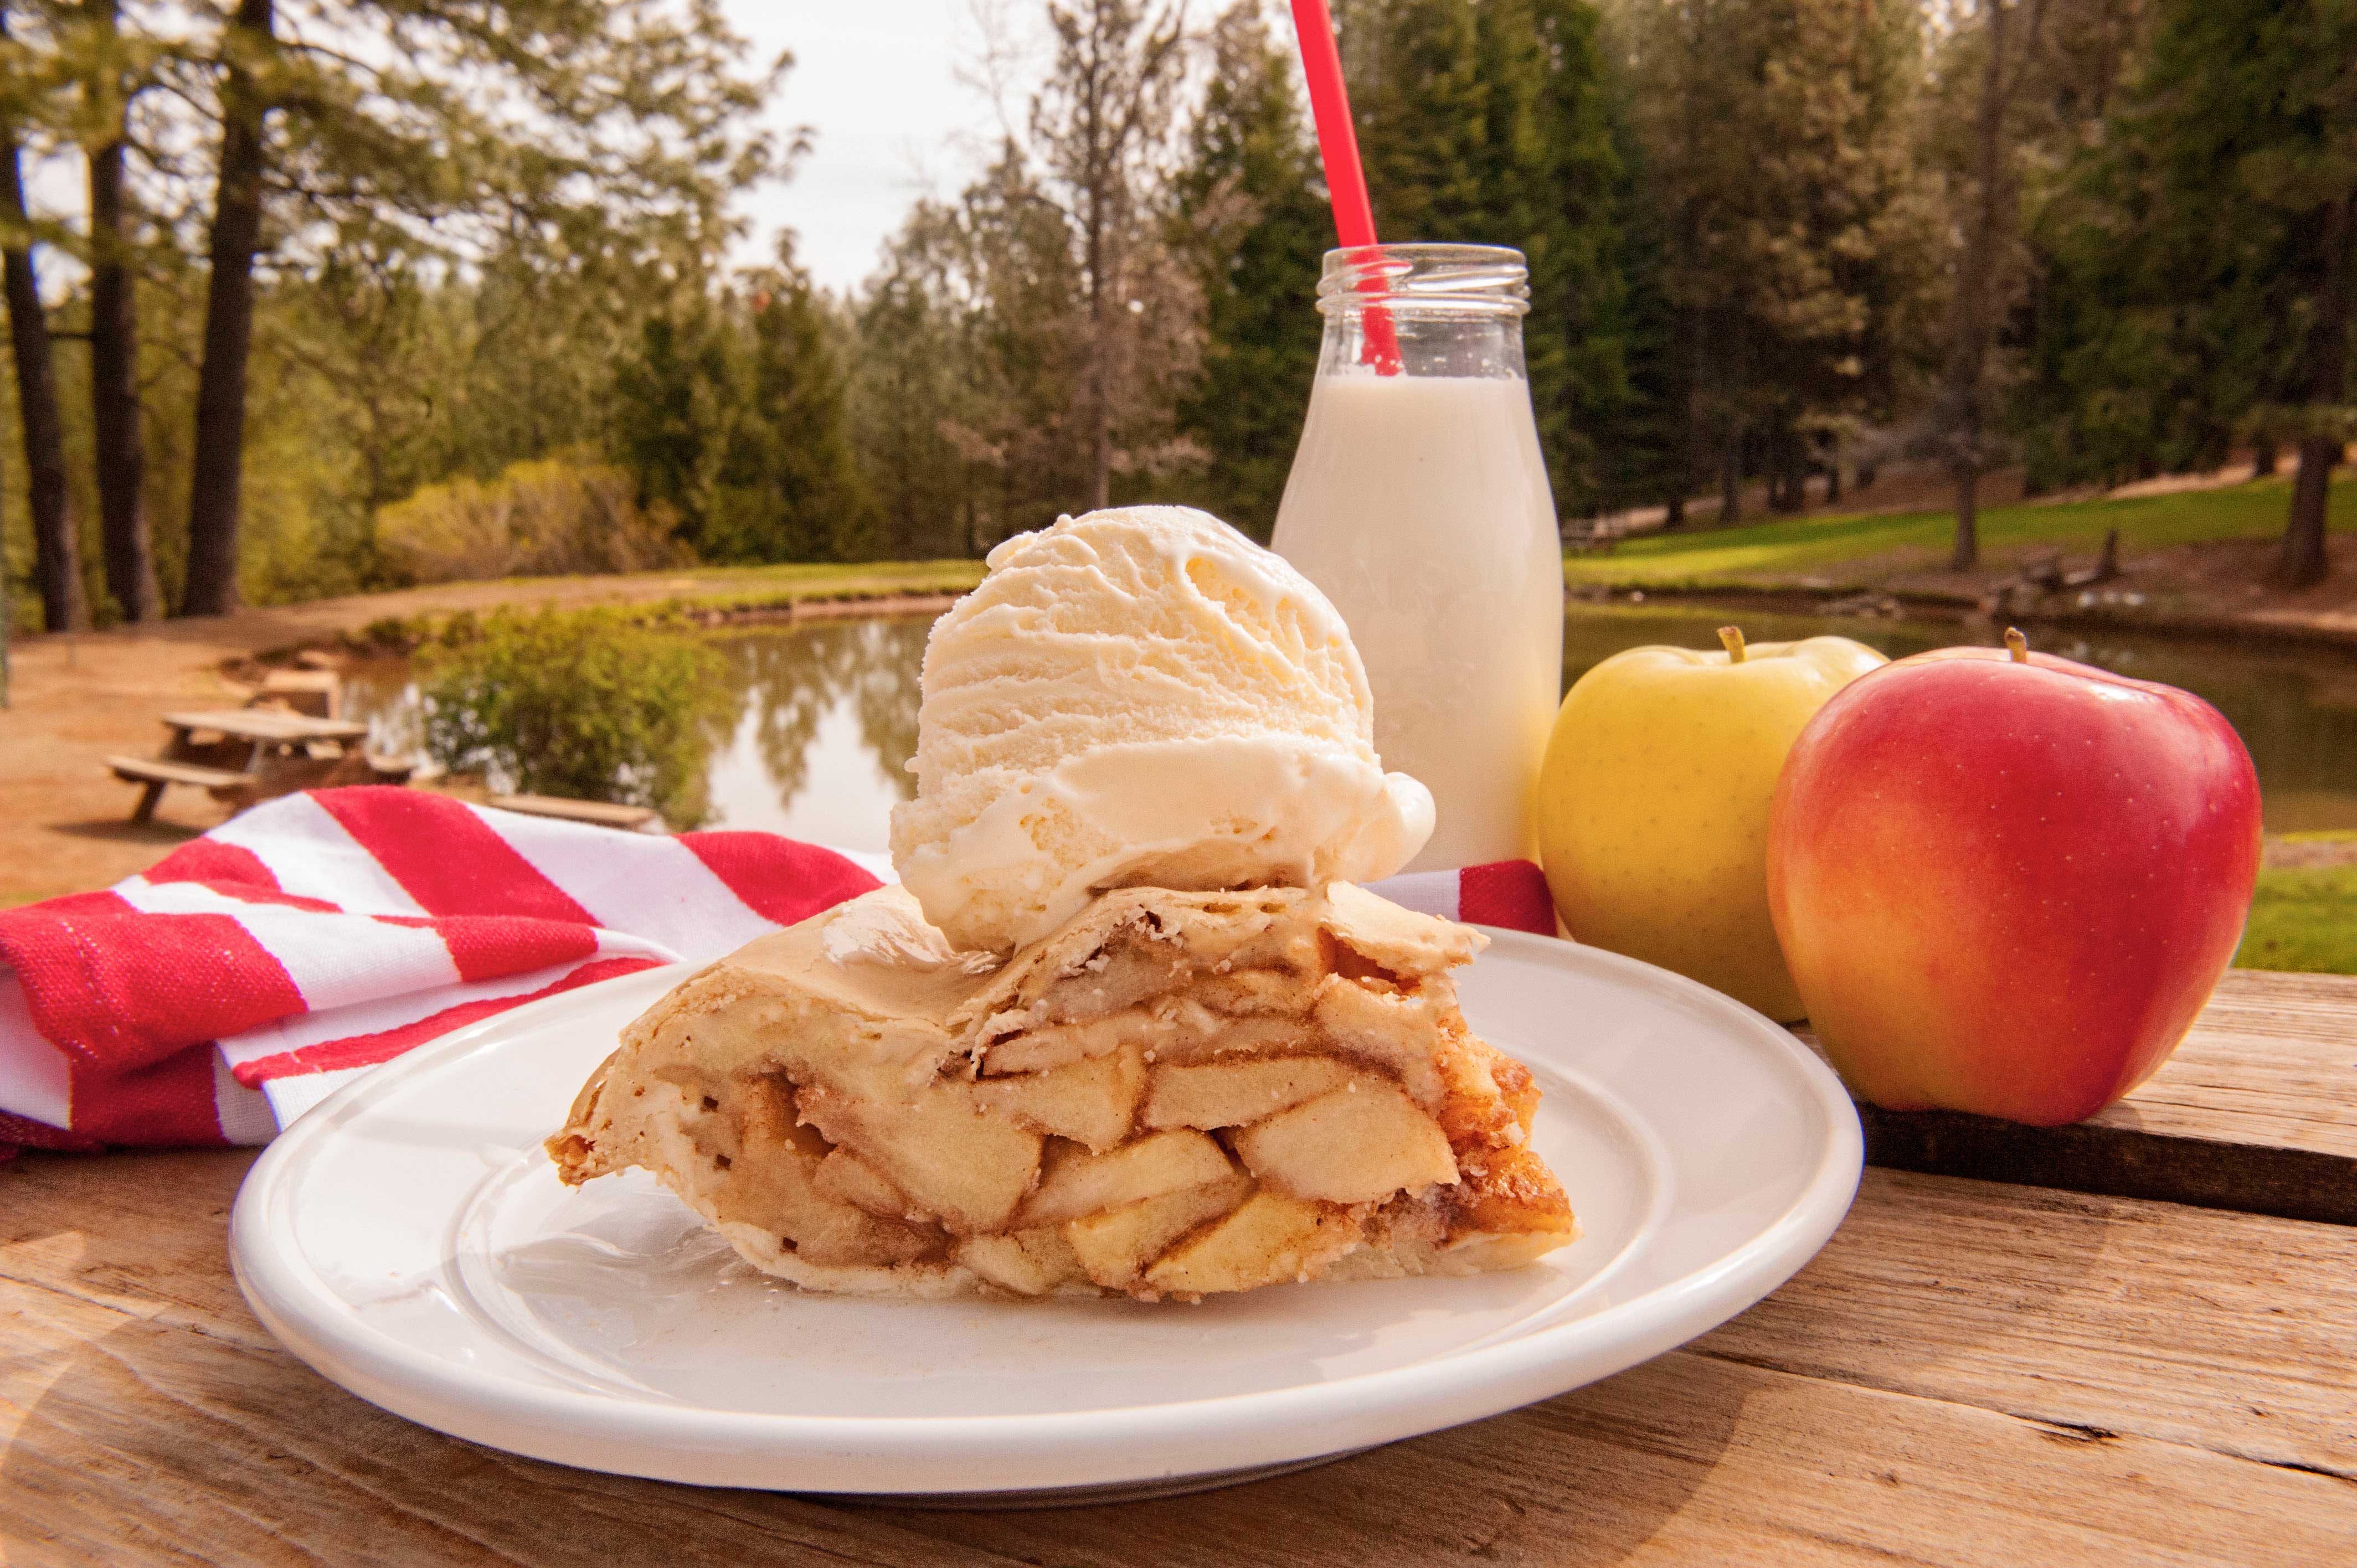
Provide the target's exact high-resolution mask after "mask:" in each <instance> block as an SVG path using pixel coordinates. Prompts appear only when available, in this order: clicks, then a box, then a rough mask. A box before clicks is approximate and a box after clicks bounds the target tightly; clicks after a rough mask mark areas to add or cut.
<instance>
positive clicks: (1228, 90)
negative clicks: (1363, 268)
mask: <svg viewBox="0 0 2357 1568" xmlns="http://www.w3.org/2000/svg"><path fill="white" fill-rule="evenodd" d="M1317 178H1318V153H1317V148H1316V145H1315V144H1314V143H1313V142H1312V141H1311V140H1310V138H1309V133H1308V127H1307V125H1306V124H1305V121H1304V116H1303V113H1302V111H1301V105H1300V102H1299V100H1298V98H1297V92H1296V89H1295V86H1294V81H1293V68H1292V59H1291V55H1290V53H1289V51H1287V50H1286V49H1285V48H1280V47H1279V45H1278V43H1277V41H1276V39H1275V38H1274V37H1272V35H1271V33H1270V30H1269V27H1268V26H1267V23H1266V22H1265V19H1264V17H1263V15H1262V9H1261V6H1260V5H1258V4H1256V3H1254V0H1244V3H1243V4H1241V5H1234V6H1232V7H1231V8H1230V9H1229V10H1228V11H1227V12H1226V13H1225V14H1224V15H1223V16H1221V17H1220V19H1219V21H1218V23H1217V24H1216V25H1215V26H1214V27H1212V29H1211V79H1210V82H1209V85H1208V86H1207V87H1206V89H1205V91H1204V95H1203V102H1202V105H1201V107H1200V109H1199V110H1198V111H1197V113H1196V115H1195V120H1194V124H1193V125H1192V127H1191V128H1190V130H1189V137H1188V161H1187V166H1186V167H1185V169H1184V171H1183V172H1182V174H1181V175H1180V177H1179V192H1178V200H1177V207H1176V211H1175V214H1174V223H1175V225H1176V229H1177V238H1176V240H1175V241H1174V243H1175V244H1176V245H1177V246H1178V247H1179V249H1180V250H1181V251H1182V252H1184V253H1185V254H1186V256H1187V258H1188V261H1189V266H1190V268H1191V270H1192V271H1193V273H1194V275H1195V278H1196V282H1197V286H1198V287H1199V288H1200V291H1201V295H1202V301H1203V305H1202V309H1203V347H1202V351H1201V359H1200V367H1199V369H1198V371H1197V373H1196V376H1195V379H1194V381H1193V382H1192V384H1191V385H1189V387H1187V388H1186V389H1185V391H1184V392H1182V393H1181V395H1180V397H1179V409H1178V417H1179V431H1180V433H1181V435H1184V436H1185V437H1186V438H1187V439H1188V440H1189V441H1190V442H1191V443H1193V445H1194V446H1197V447H1199V448H1200V451H1201V453H1202V458H1201V463H1202V478H1201V481H1200V492H1199V493H1200V497H1201V504H1203V505H1204V506H1206V507H1208V508H1209V509H1210V510H1212V511H1214V512H1216V513H1218V514H1219V515H1220V516H1221V517H1222V518H1224V519H1226V520H1227V521H1230V522H1232V523H1233V524H1235V525H1236V526H1237V527H1238V528H1240V529H1243V531H1244V532H1246V533H1249V534H1251V535H1252V536H1253V537H1254V538H1255V539H1258V540H1261V541H1262V542H1266V541H1267V539H1268V537H1269V534H1270V532H1272V531H1273V530H1274V529H1275V526H1276V508H1277V503H1278V502H1279V501H1280V500H1281V499H1284V495H1285V482H1286V476H1287V475H1288V474H1289V473H1290V472H1291V469H1292V465H1293V451H1294V447H1295V446H1297V445H1298V444H1299V441H1300V437H1301V424H1302V417H1303V415H1304V414H1305V413H1307V412H1308V406H1309V389H1310V382H1311V381H1312V379H1313V378H1314V377H1315V375H1316V373H1317V369H1318V338H1319V333H1320V326H1319V321H1318V314H1317V312H1316V310H1315V309H1314V308H1313V302H1314V291H1315V288H1316V285H1317V280H1318V269H1319V266H1320V264H1321V257H1322V255H1323V253H1324V252H1325V251H1326V249H1327V248H1328V247H1329V245H1331V244H1332V242H1333V220H1332V219H1331V218H1330V216H1329V212H1328V209H1327V206H1326V201H1325V199H1324V197H1323V196H1322V195H1321V194H1320V192H1319V191H1318V188H1317V185H1316V183H1315V182H1316V180H1317Z"/></svg>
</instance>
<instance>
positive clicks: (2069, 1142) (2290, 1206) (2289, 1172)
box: [1803, 969, 2357, 1225]
mask: <svg viewBox="0 0 2357 1568" xmlns="http://www.w3.org/2000/svg"><path fill="white" fill-rule="evenodd" d="M1803 1033H1804V1035H1805V1031H1804V1032H1803ZM1858 1117H1859V1120H1860V1121H1861V1122H1863V1123H1864V1125H1865V1128H1866V1149H1867V1161H1868V1162H1869V1163H1871V1164H1874V1165H1888V1166H1890V1167H1892V1168H1894V1169H1899V1170H1911V1171H1928V1172H1934V1173H1938V1174H1941V1175H1946V1176H1975V1177H1979V1178H1981V1179H1984V1180H1992V1181H2006V1182H2014V1183H2019V1184H2023V1185H2028V1186H2038V1187H2067V1188H2070V1189H2071V1190H2072V1191H2074V1192H2089V1193H2104V1194H2110V1195H2114V1196H2117V1197H2148V1198H2158V1199H2161V1200H2164V1201H2168V1202H2171V1203H2190V1204H2198V1205H2201V1206H2203V1207H2205V1208H2228V1209H2234V1210H2237V1211H2239V1212H2243V1213H2248V1214H2271V1215H2278V1216H2282V1217H2284V1218H2286V1219H2320V1220H2326V1221H2330V1222H2331V1223H2333V1224H2339V1225H2357V976H2349V975H2337V974H2272V973H2267V972H2262V971H2257V970H2240V969H2238V970H2230V971H2229V972H2227V975H2226V978H2225V979H2224V980H2223V981H2222V982H2221V983H2220V984H2219V986H2218V991H2217V994H2216V995H2214V996H2212V998H2211V1001H2210V1005H2209V1006H2208V1007H2207V1008H2206V1009H2204V1010H2203V1012H2202V1015H2201V1018H2200V1019H2199V1020H2197V1021H2196V1023H2195V1024H2194V1026H2193V1031H2192V1033H2191V1034H2190V1035H2189V1036H2186V1039H2185V1043H2184V1044H2183V1045H2181V1046H2179V1047H2178V1048H2177V1052H2176V1054H2175V1055H2174V1056H2172V1057H2170V1058H2169V1060H2168V1061H2167V1062H2165V1063H2163V1064H2162V1066H2161V1069H2160V1070H2159V1071H2158V1072H2157V1073H2155V1074H2154V1075H2153V1076H2152V1078H2151V1079H2148V1080H2147V1082H2145V1083H2144V1084H2142V1085H2140V1086H2139V1087H2138V1088H2136V1090H2134V1091H2133V1092H2132V1093H2130V1094H2129V1095H2128V1096H2127V1098H2126V1099H2125V1100H2123V1101H2120V1102H2119V1103H2118V1104H2117V1105H2115V1106H2112V1107H2111V1108H2110V1109H2108V1110H2105V1111H2103V1112H2098V1113H2097V1114H2096V1115H2095V1116H2094V1117H2093V1118H2092V1119H2090V1120H2089V1121H2087V1122H2082V1123H2081V1124H2079V1125H2078V1126H2075V1127H2023V1126H2019V1125H2017V1124H2016V1123H2013V1122H1998V1121H1994V1120H1991V1119H1990V1118H1987V1117H1984V1116H1965V1115H1960V1114H1954V1113H1951V1112H1889V1111H1880V1110H1877V1109H1876V1108H1874V1107H1873V1106H1867V1105H1861V1106H1860V1107H1859V1108H1858Z"/></svg>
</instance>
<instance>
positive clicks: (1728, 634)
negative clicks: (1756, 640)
mask: <svg viewBox="0 0 2357 1568" xmlns="http://www.w3.org/2000/svg"><path fill="white" fill-rule="evenodd" d="M1718 640H1719V641H1721V642H1723V643H1725V644H1726V645H1727V662H1728V663H1729V664H1740V663H1742V662H1743V628H1741V627H1739V626H1723V627H1720V628H1718Z"/></svg>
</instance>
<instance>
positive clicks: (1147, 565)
mask: <svg viewBox="0 0 2357 1568" xmlns="http://www.w3.org/2000/svg"><path fill="white" fill-rule="evenodd" d="M989 567H990V571H989V575H987V576H985V578H984V579H983V582H982V585H981V586H980V587H978V588H976V589H975V590H974V592H973V593H971V594H969V595H967V596H966V597H965V598H964V599H963V600H962V601H960V602H959V604H958V605H957V607H955V608H953V609H952V610H951V611H950V612H949V613H948V614H947V615H944V616H942V618H941V619H940V620H939V621H938V622H936V623H935V624H934V627H933V631H932V638H931V641H930V642H929V643H928V644H927V645H926V648H925V665H924V675H923V683H922V690H923V703H922V705H921V707H920V709H919V710H918V719H917V756H916V760H915V761H914V762H913V763H912V764H911V765H910V766H911V767H912V768H914V769H915V772H916V775H917V798H916V799H915V800H910V801H909V802H907V803H905V804H903V805H901V806H899V807H897V808H895V809H894V811H893V812H892V862H893V865H895V866H897V867H898V868H899V874H900V880H901V882H902V883H903V884H904V885H905V886H907V887H908V889H909V892H911V893H913V894H914V895H916V897H917V900H918V902H919V903H920V905H921V906H922V907H923V908H924V912H925V918H927V919H928V920H930V921H931V922H932V923H933V924H934V925H935V926H937V927H939V928H940V929H942V932H943V933H945V934H946V935H947V936H948V937H949V939H950V940H951V941H952V942H953V943H955V944H956V945H957V946H958V947H960V948H973V949H988V950H996V951H1005V950H1008V949H1010V948H1014V947H1018V946H1020V945H1022V944H1023V943H1026V942H1030V941H1036V940H1039V938H1041V937H1044V936H1046V935H1048V934H1049V932H1051V931H1053V930H1054V929H1056V928H1057V927H1058V926H1060V925H1061V924H1062V923H1063V922H1064V921H1066V920H1067V919H1069V918H1071V917H1072V916H1073V915H1075V914H1077V913H1079V912H1080V909H1081V908H1082V906H1083V905H1084V904H1086V903H1087V902H1088V900H1089V897H1090V896H1091V895H1092V893H1095V892H1098V891H1101V890H1103V889H1104V888H1108V887H1123V886H1155V887H1171V888H1178V889H1181V890H1202V889H1211V888H1221V887H1241V886H1308V887H1314V886H1324V885H1325V884H1326V883H1328V882H1332V881H1350V882H1361V881H1368V880H1372V879H1373V878H1376V877H1381V876H1388V875H1391V874H1392V873H1393V872H1394V871H1397V870H1398V869H1399V868H1400V867H1401V866H1403V865H1406V864H1407V863H1408V861H1409V860H1410V859H1412V858H1413V857H1414V856H1415V853H1416V851H1417V850H1419V849H1421V848H1422V847H1423V846H1424V842H1425V840H1426V839H1427V838H1428V837H1430V836H1431V833H1432V823H1433V808H1432V795H1431V792H1430V791H1428V790H1427V789H1425V787H1424V786H1423V785H1421V784H1419V783H1417V782H1416V781H1415V779H1411V778H1409V777H1407V775H1405V774H1404V773H1385V772H1384V771H1383V763H1382V761H1381V760H1380V759H1379V758H1378V757H1376V756H1375V748H1374V728H1373V698H1372V695H1371V694H1370V693H1369V692H1368V689H1367V675H1366V671H1365V669H1364V668H1363V667H1362V666H1361V664H1360V662H1359V654H1358V650H1357V649H1355V648H1353V647H1352V646H1351V634H1350V631H1349V630H1348V628H1345V627H1344V626H1343V624H1342V618H1341V617H1340V615H1338V614H1337V613H1335V609H1334V607H1333V606H1332V605H1330V604H1329V603H1328V602H1327V600H1326V596H1324V595H1323V594H1320V593H1319V592H1318V590H1317V589H1316V588H1314V587H1312V586H1311V585H1309V582H1308V579H1306V578H1304V577H1303V576H1302V575H1300V574H1299V573H1297V572H1296V571H1295V570H1294V569H1293V568H1292V567H1291V566H1290V565H1288V564H1286V562H1285V561H1284V560H1282V559H1281V558H1279V557H1278V556H1276V555H1274V554H1272V553H1269V552H1268V551H1265V550H1264V549H1262V548H1261V547H1260V546H1259V545H1257V544H1254V543H1253V542H1252V541H1250V540H1248V539H1246V538H1245V537H1244V536H1243V534H1241V533H1238V532H1236V531H1235V530H1233V529H1232V528H1230V527H1228V526H1227V525H1226V524H1225V523H1223V522H1222V521H1219V520H1218V519H1217V518H1214V517H1212V516H1211V515H1209V514H1208V513H1205V512H1200V511H1196V510H1192V509H1191V508H1188V507H1116V508H1114V509H1112V510H1105V511H1093V512H1090V513H1089V514H1087V515H1086V516H1084V517H1077V518H1065V519H1064V520H1062V521H1060V522H1058V523H1057V524H1056V525H1055V526H1054V527H1053V528H1049V529H1045V530H1042V531H1041V532H1037V533H1026V534H1018V535H1017V536H1016V537H1014V538H1012V539H1009V540H1007V541H1006V542H1005V543H1003V544H1001V545H1000V546H999V547H998V548H997V549H996V550H994V551H992V552H991V553H990V559H989Z"/></svg>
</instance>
